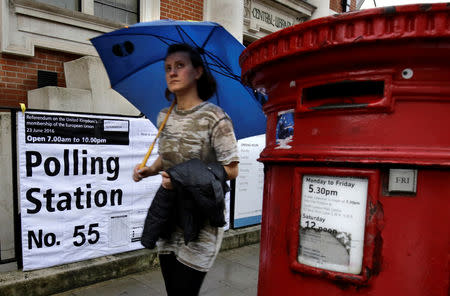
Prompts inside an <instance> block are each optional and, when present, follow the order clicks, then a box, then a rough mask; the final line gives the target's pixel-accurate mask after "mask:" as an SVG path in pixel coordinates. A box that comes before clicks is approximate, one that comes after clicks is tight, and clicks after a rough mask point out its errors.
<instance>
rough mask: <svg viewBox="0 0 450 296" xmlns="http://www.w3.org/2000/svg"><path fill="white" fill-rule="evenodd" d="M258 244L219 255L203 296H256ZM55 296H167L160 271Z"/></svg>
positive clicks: (153, 270)
mask: <svg viewBox="0 0 450 296" xmlns="http://www.w3.org/2000/svg"><path fill="white" fill-rule="evenodd" d="M258 266H259V244H253V245H248V246H244V247H240V248H236V249H231V250H227V251H222V252H220V253H219V255H218V256H217V259H216V261H215V263H214V265H213V267H212V268H211V270H210V271H209V272H208V274H207V275H206V278H205V281H204V282H203V286H202V289H201V291H200V295H202V296H209V295H210V296H213V295H214V296H222V295H223V296H256V295H257V286H258ZM53 295H54V296H125V295H127V296H142V295H146V296H156V295H158V296H161V295H166V292H165V287H164V280H163V278H162V275H161V271H160V270H159V268H155V269H152V270H147V271H143V272H139V273H134V274H130V275H127V276H123V277H120V278H117V279H113V280H108V281H104V282H100V283H96V284H93V285H89V286H86V287H82V288H78V289H74V290H69V291H66V292H63V293H59V294H53Z"/></svg>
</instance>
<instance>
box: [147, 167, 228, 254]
mask: <svg viewBox="0 0 450 296" xmlns="http://www.w3.org/2000/svg"><path fill="white" fill-rule="evenodd" d="M167 173H168V174H169V175H170V178H171V181H172V185H173V187H174V189H173V190H167V189H164V188H163V187H162V186H161V187H160V188H159V189H158V192H157V193H156V195H155V198H154V199H153V202H152V204H151V205H150V208H149V210H148V214H147V218H146V219H145V223H144V230H143V232H142V237H141V243H142V245H143V246H145V247H146V248H149V249H153V248H154V247H155V244H156V241H157V240H158V238H160V237H162V238H169V237H170V234H171V233H172V232H173V231H174V230H175V227H176V226H177V225H178V226H179V227H181V228H182V229H183V233H184V241H185V244H187V243H188V242H189V241H192V240H195V239H196V238H197V236H198V233H199V231H200V229H201V228H202V227H203V226H204V225H205V222H206V221H209V224H210V225H211V226H214V227H222V226H224V225H225V224H226V222H225V216H224V210H225V193H226V192H227V191H229V187H228V185H227V183H226V179H227V174H226V172H225V169H224V168H223V166H222V165H221V164H219V163H210V164H205V163H203V162H202V161H201V160H199V159H192V160H188V161H186V162H183V163H181V164H178V165H176V166H174V167H172V168H170V169H169V170H167Z"/></svg>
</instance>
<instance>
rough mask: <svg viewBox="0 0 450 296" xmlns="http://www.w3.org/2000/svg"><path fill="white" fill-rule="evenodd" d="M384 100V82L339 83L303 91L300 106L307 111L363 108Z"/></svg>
mask: <svg viewBox="0 0 450 296" xmlns="http://www.w3.org/2000/svg"><path fill="white" fill-rule="evenodd" d="M383 98H384V81H379V80H361V81H340V82H334V83H327V84H322V85H316V86H312V87H308V88H304V89H303V93H302V100H301V104H302V107H303V108H307V109H309V110H328V109H344V108H364V107H367V106H370V105H373V104H377V103H379V102H381V101H382V100H383Z"/></svg>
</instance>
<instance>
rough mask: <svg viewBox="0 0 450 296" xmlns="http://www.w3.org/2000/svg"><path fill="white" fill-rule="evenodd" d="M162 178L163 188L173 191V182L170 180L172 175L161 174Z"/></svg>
mask: <svg viewBox="0 0 450 296" xmlns="http://www.w3.org/2000/svg"><path fill="white" fill-rule="evenodd" d="M160 174H161V176H162V183H161V185H162V187H163V188H165V189H167V190H172V189H173V185H172V180H170V175H169V174H168V173H167V172H164V171H163V172H161V173H160Z"/></svg>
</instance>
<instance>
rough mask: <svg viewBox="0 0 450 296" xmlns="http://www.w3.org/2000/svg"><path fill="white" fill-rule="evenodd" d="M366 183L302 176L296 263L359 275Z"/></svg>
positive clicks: (342, 178) (335, 178)
mask: <svg viewBox="0 0 450 296" xmlns="http://www.w3.org/2000/svg"><path fill="white" fill-rule="evenodd" d="M367 190H368V179H366V178H356V177H355V178H353V177H333V176H313V175H305V176H303V182H302V196H301V198H302V201H301V213H300V234H299V235H300V242H299V250H298V261H299V262H300V263H303V264H306V265H310V266H313V267H317V268H323V269H328V270H332V271H339V272H345V273H353V274H359V273H360V272H361V268H362V258H363V248H364V229H365V218H366V201H367Z"/></svg>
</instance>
